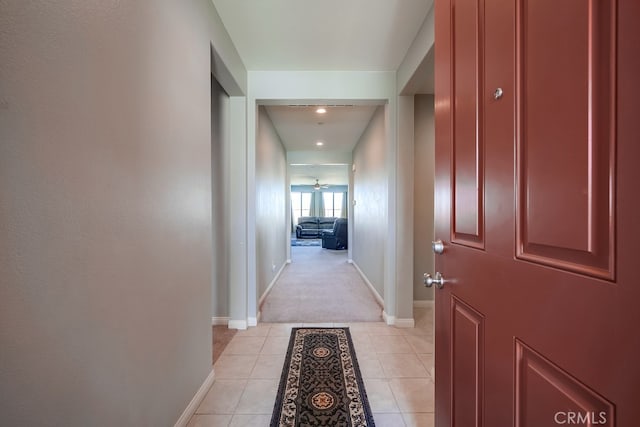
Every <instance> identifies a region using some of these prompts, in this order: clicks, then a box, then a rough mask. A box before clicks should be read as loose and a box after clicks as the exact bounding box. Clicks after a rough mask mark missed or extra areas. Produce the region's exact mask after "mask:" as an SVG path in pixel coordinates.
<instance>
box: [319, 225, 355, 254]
mask: <svg viewBox="0 0 640 427" xmlns="http://www.w3.org/2000/svg"><path fill="white" fill-rule="evenodd" d="M348 240H349V233H348V231H347V219H346V218H338V219H336V222H335V223H334V224H333V229H332V230H323V231H322V247H323V248H326V249H347V248H348V246H349V244H348V243H349V242H348Z"/></svg>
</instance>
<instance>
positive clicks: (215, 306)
mask: <svg viewBox="0 0 640 427" xmlns="http://www.w3.org/2000/svg"><path fill="white" fill-rule="evenodd" d="M229 154H230V153H229V96H228V95H227V93H226V92H225V91H224V89H223V88H222V86H220V84H219V83H218V81H217V80H216V79H215V77H213V76H211V188H212V200H211V202H212V203H211V205H212V211H211V213H212V215H211V216H212V223H213V229H212V233H213V235H212V241H213V254H212V255H213V258H212V262H211V278H212V294H211V297H212V302H211V306H212V314H211V316H212V317H228V316H229V242H230V241H229V238H230V236H229V215H230V212H229V210H228V207H229V185H230V184H229V157H230V155H229Z"/></svg>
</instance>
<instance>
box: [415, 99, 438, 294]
mask: <svg viewBox="0 0 640 427" xmlns="http://www.w3.org/2000/svg"><path fill="white" fill-rule="evenodd" d="M414 111H415V147H414V148H415V157H414V158H415V164H416V167H415V170H414V177H415V179H414V183H415V184H414V198H413V200H414V208H415V214H414V232H415V233H414V235H415V239H414V243H413V249H414V269H413V274H414V291H413V293H414V299H415V300H432V299H433V289H428V288H425V287H424V285H423V284H422V275H423V274H424V273H431V274H434V273H435V271H434V266H433V261H434V259H433V257H434V254H433V250H432V249H431V242H432V241H433V240H435V239H434V234H433V233H434V232H433V214H434V211H433V191H434V188H433V182H434V168H435V160H434V156H435V127H434V117H433V95H416V96H415V100H414Z"/></svg>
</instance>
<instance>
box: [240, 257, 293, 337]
mask: <svg viewBox="0 0 640 427" xmlns="http://www.w3.org/2000/svg"><path fill="white" fill-rule="evenodd" d="M287 264H291V260H290V259H288V260H287V261H286V262H285V263H284V264H282V266H281V267H280V270H278V272H277V273H276V275H275V276H273V280H271V283H269V286H267V289H266V290H265V291H264V293H263V294H262V296H261V297H260V300H259V301H258V307H262V303H263V302H264V300H265V299H266V298H267V296H268V295H269V292H271V289H272V288H273V285H275V284H276V282H277V281H278V279H279V278H280V275H281V274H282V270H284V268H285V267H286V266H287ZM249 326H255V325H249Z"/></svg>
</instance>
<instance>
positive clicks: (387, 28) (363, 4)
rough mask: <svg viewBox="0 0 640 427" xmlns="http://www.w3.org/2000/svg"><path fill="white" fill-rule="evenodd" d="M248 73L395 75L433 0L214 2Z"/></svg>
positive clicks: (214, 0)
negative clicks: (342, 72)
mask: <svg viewBox="0 0 640 427" xmlns="http://www.w3.org/2000/svg"><path fill="white" fill-rule="evenodd" d="M212 1H213V4H214V5H215V7H216V10H217V11H218V14H219V15H220V18H221V19H222V22H223V23H224V25H225V27H226V29H227V32H228V33H229V35H230V36H231V39H232V40H233V43H234V44H235V46H236V49H237V50H238V53H239V55H240V57H241V58H242V61H243V62H244V65H245V67H246V68H247V69H248V70H340V71H348V70H355V71H395V70H396V69H397V68H398V66H399V65H400V62H401V61H402V59H403V58H404V56H405V54H406V52H407V49H408V48H409V46H410V45H411V42H412V41H413V39H414V38H415V36H416V34H417V32H418V29H419V28H420V25H421V24H422V22H423V21H424V19H425V16H426V15H427V12H428V11H429V9H430V8H431V5H432V4H433V0H348V1H346V0H322V1H317V0H268V1H267V0H259V1H257V0H212Z"/></svg>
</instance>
